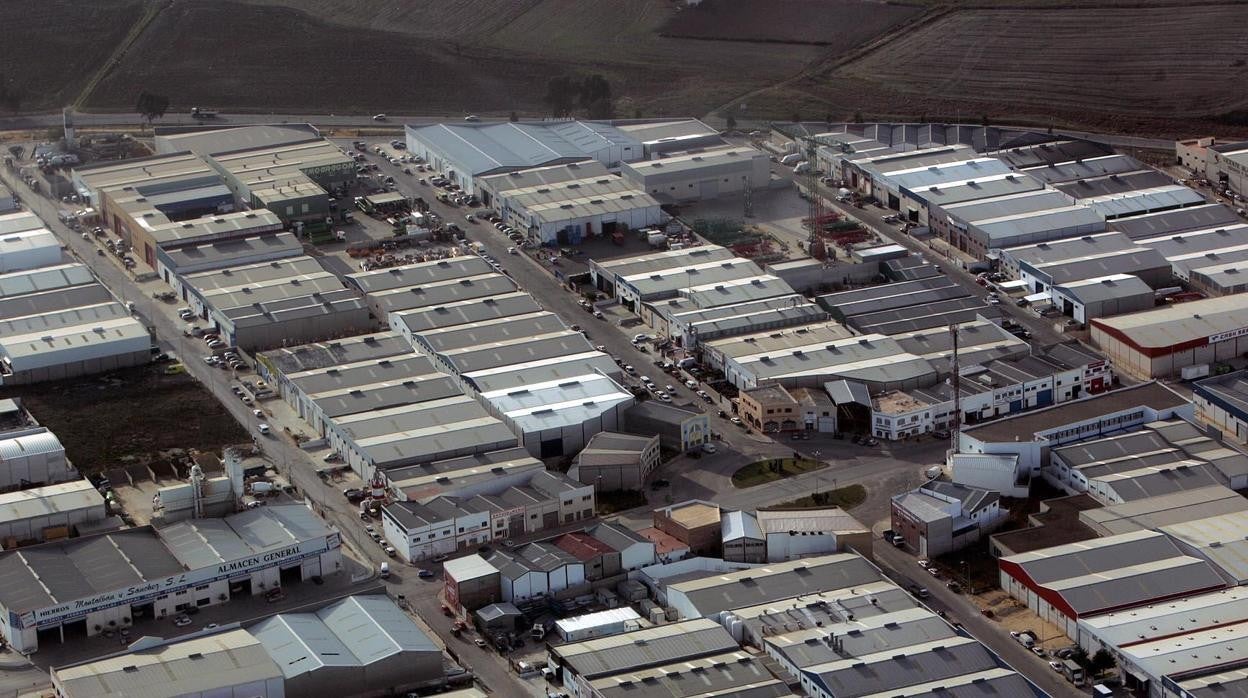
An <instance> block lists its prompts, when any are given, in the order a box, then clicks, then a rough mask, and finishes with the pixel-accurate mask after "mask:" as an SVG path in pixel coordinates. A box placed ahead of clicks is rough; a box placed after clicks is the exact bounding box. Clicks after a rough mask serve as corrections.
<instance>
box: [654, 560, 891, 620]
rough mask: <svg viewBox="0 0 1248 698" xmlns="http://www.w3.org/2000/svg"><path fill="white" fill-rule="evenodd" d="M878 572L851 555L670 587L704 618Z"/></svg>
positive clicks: (872, 577)
mask: <svg viewBox="0 0 1248 698" xmlns="http://www.w3.org/2000/svg"><path fill="white" fill-rule="evenodd" d="M879 580H880V575H879V573H878V572H877V571H876V570H875V569H874V568H873V567H872V566H871V564H870V563H868V562H867V561H866V560H864V559H863V558H862V557H860V556H858V555H854V554H848V553H845V554H838V555H826V556H822V557H813V558H805V559H802V560H796V561H793V562H781V563H772V564H768V565H765V566H763V567H756V568H753V569H747V570H741V571H739V572H729V573H726V574H722V575H716V576H709V577H704V578H701V579H694V580H690V581H685V582H679V583H676V584H671V585H669V587H668V593H669V594H671V593H672V592H679V593H681V594H683V595H684V596H685V598H687V599H688V600H689V602H690V604H692V606H693V607H694V608H695V609H697V612H698V613H700V614H702V616H703V617H710V616H714V615H716V614H718V613H720V612H723V611H729V610H732V609H735V608H744V607H746V606H757V605H759V604H764V603H770V602H773V601H777V600H780V599H788V598H792V597H795V596H800V595H803V594H813V593H816V592H820V591H829V590H831V589H843V588H847V587H853V586H860V585H863V584H868V583H871V582H875V581H879Z"/></svg>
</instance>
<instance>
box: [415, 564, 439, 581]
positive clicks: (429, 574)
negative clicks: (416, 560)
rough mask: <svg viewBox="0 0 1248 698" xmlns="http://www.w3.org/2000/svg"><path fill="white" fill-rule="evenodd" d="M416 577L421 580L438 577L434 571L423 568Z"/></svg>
mask: <svg viewBox="0 0 1248 698" xmlns="http://www.w3.org/2000/svg"><path fill="white" fill-rule="evenodd" d="M416 576H417V577H420V578H421V579H433V578H434V577H436V576H437V575H436V574H434V572H433V570H427V569H424V568H423V567H422V568H421V570H420V571H419V572H417V573H416Z"/></svg>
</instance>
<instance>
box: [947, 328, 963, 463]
mask: <svg viewBox="0 0 1248 698" xmlns="http://www.w3.org/2000/svg"><path fill="white" fill-rule="evenodd" d="M949 335H950V336H951V337H953V375H952V376H950V381H952V387H953V423H952V424H950V425H949V449H950V451H951V452H954V453H956V452H957V450H958V432H959V431H960V430H961V429H962V395H961V394H960V388H961V387H962V386H961V379H962V376H961V371H960V370H959V368H958V323H956V322H951V323H949Z"/></svg>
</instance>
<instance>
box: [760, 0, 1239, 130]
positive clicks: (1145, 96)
mask: <svg viewBox="0 0 1248 698" xmlns="http://www.w3.org/2000/svg"><path fill="white" fill-rule="evenodd" d="M1245 13H1248V6H1245V5H1242V4H1237V5H1210V6H1193V7H1188V8H1185V9H1184V10H1183V12H1179V13H1176V12H1174V10H1173V8H1138V7H1137V8H1132V9H1112V8H1111V9H1105V8H1098V9H1069V8H1067V9H1061V10H1036V9H1030V10H1013V9H1011V10H964V11H959V12H954V13H950V14H947V15H945V16H944V17H943V18H941V19H938V20H936V21H934V22H931V23H929V24H927V25H925V26H924V27H922V28H921V29H918V30H917V31H913V32H909V33H907V34H906V35H904V36H902V37H899V38H897V39H895V40H893V41H890V42H888V43H887V44H885V45H884V46H882V47H880V48H878V49H876V50H874V51H872V52H870V53H868V54H867V55H865V56H864V57H862V58H860V59H858V60H855V61H852V62H850V63H849V64H847V65H844V66H840V67H836V68H832V69H830V70H827V71H824V72H819V73H816V74H814V75H811V76H810V77H809V78H808V79H805V80H802V81H799V82H797V83H796V84H792V85H788V86H786V87H785V88H784V89H783V90H780V91H778V92H777V93H775V94H773V95H769V96H770V97H772V98H774V100H775V103H776V104H778V105H779V104H783V105H788V106H789V107H790V109H791V110H792V109H798V110H802V111H804V112H805V113H808V114H823V113H825V112H828V111H831V112H833V113H836V114H852V113H853V112H855V111H859V112H861V113H863V114H864V115H866V116H867V118H877V117H887V116H897V115H908V116H910V117H917V116H919V115H923V114H927V115H929V116H931V117H933V118H935V117H939V118H957V117H959V116H960V117H961V118H962V119H964V120H970V121H975V120H978V119H979V118H980V117H981V116H988V117H990V118H996V119H1025V120H1031V121H1033V122H1035V123H1041V124H1042V123H1046V122H1047V121H1048V120H1049V119H1052V120H1053V121H1055V122H1056V123H1057V124H1080V125H1086V126H1089V127H1093V128H1107V129H1115V128H1116V129H1120V130H1131V129H1142V130H1149V129H1154V130H1157V129H1160V130H1172V129H1175V128H1179V127H1182V128H1185V129H1191V128H1200V126H1198V125H1197V124H1199V122H1201V121H1202V120H1205V121H1210V122H1212V121H1214V118H1213V117H1215V116H1216V115H1219V114H1223V113H1226V112H1231V111H1234V110H1237V109H1244V108H1245V107H1248V67H1245V61H1246V60H1248V33H1245V32H1244V31H1243V29H1242V18H1243V17H1244V16H1245ZM1194 36H1200V42H1199V43H1200V47H1199V50H1196V49H1195V48H1194V46H1193V44H1192V43H1191V41H1189V40H1188V39H1187V37H1194ZM1193 122H1195V123H1193Z"/></svg>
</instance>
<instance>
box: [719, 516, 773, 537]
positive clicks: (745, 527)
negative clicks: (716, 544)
mask: <svg viewBox="0 0 1248 698" xmlns="http://www.w3.org/2000/svg"><path fill="white" fill-rule="evenodd" d="M719 522H720V526H721V527H722V533H721V538H722V539H723V540H724V541H725V542H727V541H736V540H740V539H743V538H748V539H751V540H763V530H762V529H761V528H759V526H758V520H757V519H755V518H754V515H753V514H750V513H749V512H744V511H730V512H727V513H725V514H724V515H723V516H722V517H721V518H720V521H719Z"/></svg>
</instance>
